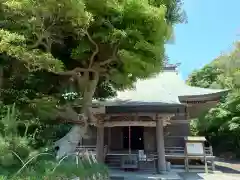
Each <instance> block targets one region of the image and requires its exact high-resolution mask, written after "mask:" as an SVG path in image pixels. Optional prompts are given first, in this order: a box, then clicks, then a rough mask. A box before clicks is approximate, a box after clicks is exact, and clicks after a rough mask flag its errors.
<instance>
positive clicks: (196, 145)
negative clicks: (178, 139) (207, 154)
mask: <svg viewBox="0 0 240 180" xmlns="http://www.w3.org/2000/svg"><path fill="white" fill-rule="evenodd" d="M186 149H187V154H188V155H204V149H203V143H202V142H186Z"/></svg>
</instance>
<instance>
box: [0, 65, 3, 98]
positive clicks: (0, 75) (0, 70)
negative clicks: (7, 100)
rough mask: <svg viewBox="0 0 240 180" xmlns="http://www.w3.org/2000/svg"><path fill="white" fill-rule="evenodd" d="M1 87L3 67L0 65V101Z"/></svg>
mask: <svg viewBox="0 0 240 180" xmlns="http://www.w3.org/2000/svg"><path fill="white" fill-rule="evenodd" d="M2 85H3V67H2V66H1V65H0V99H1V91H2Z"/></svg>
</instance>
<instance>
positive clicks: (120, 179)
mask: <svg viewBox="0 0 240 180" xmlns="http://www.w3.org/2000/svg"><path fill="white" fill-rule="evenodd" d="M110 179H111V180H181V177H180V176H179V175H178V174H177V173H175V172H166V173H165V174H153V173H147V172H139V171H138V172H125V171H121V170H110Z"/></svg>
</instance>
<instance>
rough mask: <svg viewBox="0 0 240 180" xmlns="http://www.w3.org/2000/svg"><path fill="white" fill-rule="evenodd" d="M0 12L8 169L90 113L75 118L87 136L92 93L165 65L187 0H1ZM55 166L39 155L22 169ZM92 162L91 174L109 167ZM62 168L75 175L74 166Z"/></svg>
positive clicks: (2, 145) (1, 145)
mask: <svg viewBox="0 0 240 180" xmlns="http://www.w3.org/2000/svg"><path fill="white" fill-rule="evenodd" d="M0 14H1V16H0V22H1V23H0V24H1V29H0V90H1V91H0V101H1V104H0V116H1V117H0V119H1V127H0V129H1V136H0V138H1V142H0V150H1V152H0V153H1V154H0V157H1V160H0V168H2V169H4V171H2V170H0V172H1V173H2V172H6V173H7V175H8V174H11V175H14V174H15V173H16V171H17V169H19V168H20V167H21V166H22V164H23V163H26V162H27V160H29V158H31V157H32V156H34V155H36V154H39V153H42V152H44V150H45V148H47V147H51V145H52V143H53V142H54V141H56V140H58V139H59V138H61V137H62V136H64V135H65V134H66V133H67V132H68V131H69V130H70V128H71V126H72V125H70V124H67V123H64V124H61V122H70V121H71V122H76V121H84V122H85V126H84V127H81V126H74V127H77V128H79V129H80V130H81V134H80V135H78V134H77V138H78V139H79V138H80V137H81V136H84V135H85V134H86V133H87V132H88V130H89V128H88V122H89V121H88V119H90V120H91V119H92V118H93V116H92V115H91V111H90V109H89V105H90V104H91V102H92V99H93V98H95V99H105V98H107V97H112V96H115V94H116V91H117V90H119V89H123V88H130V87H132V84H133V82H135V81H136V80H137V79H139V78H142V79H143V78H147V77H149V76H151V75H154V74H156V73H158V72H159V71H160V70H161V68H162V64H163V61H164V59H165V57H166V56H165V52H164V44H165V43H167V42H168V41H169V40H171V39H172V37H173V26H174V25H175V24H176V23H179V22H183V21H184V20H185V18H184V13H183V11H182V9H181V1H180V0H151V1H146V0H71V1H66V0H43V1H39V0H24V1H23V0H0ZM13 104H14V105H13ZM75 106H78V107H80V108H78V109H76V108H74V107H75ZM78 113H81V114H83V116H81V117H82V118H81V119H79V116H78ZM85 117H87V118H85ZM70 133H71V131H70ZM75 135H76V134H75ZM76 145H77V144H76V143H75V146H76ZM2 152H4V153H2ZM18 156H19V157H18ZM42 158H43V157H42V156H41V159H42ZM43 159H44V158H43ZM82 162H84V161H82ZM44 163H45V164H46V163H47V164H50V165H51V167H48V165H47V164H46V165H44ZM55 163H58V162H55ZM54 166H55V164H54V161H53V160H49V161H47V160H44V161H41V160H40V157H39V158H36V160H35V161H33V162H32V163H30V164H28V166H27V167H26V168H24V171H22V172H23V173H25V176H28V175H30V174H31V175H33V174H34V173H38V172H35V171H36V170H33V169H34V167H35V169H39V171H41V169H42V170H43V171H42V174H45V171H46V173H47V171H48V170H49V169H52V167H54ZM74 166H75V165H74ZM100 166H101V165H100ZM68 167H70V166H68ZM71 167H72V166H71ZM86 167H87V169H90V171H86V170H84V172H86V173H88V172H89V173H90V172H91V173H90V175H91V174H94V173H96V172H99V171H101V170H100V169H104V170H105V168H103V167H102V166H101V168H100V169H99V166H98V164H96V167H95V166H94V164H91V165H86ZM79 168H80V167H78V172H82V174H84V173H83V171H80V169H79ZM58 169H59V168H58ZM75 169H76V168H75ZM73 171H74V168H72V171H71V172H70V174H71V176H72V175H75V176H80V174H77V172H73ZM60 172H61V173H65V175H69V174H68V172H67V167H65V169H64V170H62V171H59V173H60ZM61 173H60V176H61V175H62V174H61ZM19 175H20V174H19ZM36 176H37V175H36ZM18 179H20V177H18ZM25 179H26V178H25ZM37 179H41V178H37Z"/></svg>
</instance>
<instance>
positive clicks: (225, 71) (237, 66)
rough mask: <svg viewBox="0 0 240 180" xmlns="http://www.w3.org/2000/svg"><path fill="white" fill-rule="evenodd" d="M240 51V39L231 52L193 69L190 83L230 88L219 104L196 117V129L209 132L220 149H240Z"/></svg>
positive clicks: (206, 133)
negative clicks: (200, 67)
mask: <svg viewBox="0 0 240 180" xmlns="http://www.w3.org/2000/svg"><path fill="white" fill-rule="evenodd" d="M239 55H240V43H239V42H237V43H236V44H235V46H234V49H233V50H232V51H231V52H230V53H228V54H224V55H221V56H219V57H218V58H216V59H215V60H213V61H212V62H211V63H210V64H208V65H206V66H205V67H203V68H202V69H200V70H198V71H195V72H193V73H192V74H191V75H190V77H189V79H188V83H189V84H190V85H193V86H199V87H204V88H226V89H230V90H231V91H230V93H229V94H228V95H227V96H226V97H224V98H223V99H222V100H221V102H220V103H219V104H218V106H217V107H216V108H212V109H211V110H209V112H207V113H206V114H203V115H202V116H201V117H199V119H198V120H196V121H194V128H195V131H196V132H195V133H198V134H202V135H205V136H208V137H209V138H210V139H211V140H212V142H213V143H214V144H215V145H216V146H217V147H220V149H221V151H224V150H225V151H226V150H231V151H235V150H236V152H238V149H239V147H240V90H239V87H240V81H239V77H240V76H239V75H240V74H239V73H240V71H239V70H240V58H239V57H240V56H239ZM219 139H221V141H219ZM223 139H224V140H223ZM226 144H228V146H226ZM226 148H229V149H226ZM237 155H239V154H237Z"/></svg>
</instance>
